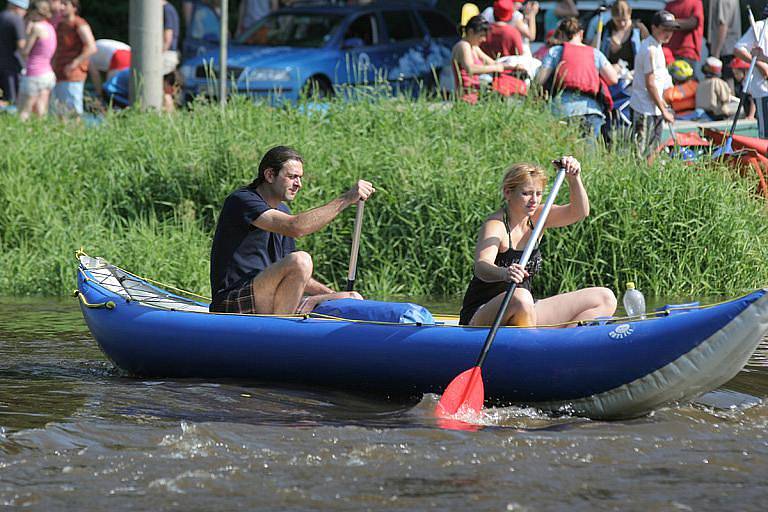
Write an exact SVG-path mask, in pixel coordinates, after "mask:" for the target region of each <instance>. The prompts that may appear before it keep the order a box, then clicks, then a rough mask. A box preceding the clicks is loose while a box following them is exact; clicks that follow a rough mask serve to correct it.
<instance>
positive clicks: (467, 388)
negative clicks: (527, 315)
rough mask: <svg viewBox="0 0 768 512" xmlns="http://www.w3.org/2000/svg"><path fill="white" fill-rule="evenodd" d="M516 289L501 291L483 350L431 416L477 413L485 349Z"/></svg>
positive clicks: (527, 253)
mask: <svg viewBox="0 0 768 512" xmlns="http://www.w3.org/2000/svg"><path fill="white" fill-rule="evenodd" d="M564 179H565V168H563V167H561V168H560V170H559V171H558V173H557V177H556V178H555V183H554V184H553V185H552V190H551V191H550V193H549V197H547V201H546V203H544V208H543V209H542V211H541V215H540V216H539V220H538V222H536V227H535V228H534V230H533V233H532V234H531V237H530V238H529V239H528V243H527V244H525V250H524V251H523V256H522V257H521V258H520V266H522V267H523V268H525V266H526V265H527V264H528V259H529V258H530V257H531V253H532V252H533V248H534V247H535V245H536V241H537V240H538V239H539V236H540V235H541V231H542V230H543V229H544V224H546V221H547V216H548V215H549V210H550V209H551V208H552V204H553V203H554V202H555V197H556V196H557V191H558V190H559V189H560V185H562V183H563V180H564ZM516 289H517V283H515V282H512V283H509V287H508V288H507V292H506V293H505V294H504V300H503V301H502V302H501V306H500V307H499V312H498V313H496V319H495V320H494V321H493V326H492V327H491V330H490V331H488V336H487V337H486V338H485V344H484V345H483V350H482V351H481V352H480V356H479V357H478V358H477V362H476V363H475V366H474V367H472V368H470V369H469V370H466V371H464V372H462V373H460V374H459V375H458V376H457V377H456V378H454V379H453V380H452V381H451V383H450V384H448V387H447V388H445V391H444V392H443V396H442V398H440V402H438V404H437V408H436V409H435V415H436V416H437V417H438V418H447V417H450V416H454V415H455V414H456V413H457V412H460V411H461V412H468V413H471V414H474V415H478V414H480V411H481V410H482V408H483V402H484V401H485V390H484V387H483V375H482V367H483V363H484V362H485V357H486V356H487V355H488V351H489V350H490V349H491V344H492V343H493V340H494V338H496V332H497V331H498V330H499V326H500V325H501V320H502V318H504V312H505V311H506V310H507V306H509V301H510V300H511V299H512V294H513V293H515V290H516Z"/></svg>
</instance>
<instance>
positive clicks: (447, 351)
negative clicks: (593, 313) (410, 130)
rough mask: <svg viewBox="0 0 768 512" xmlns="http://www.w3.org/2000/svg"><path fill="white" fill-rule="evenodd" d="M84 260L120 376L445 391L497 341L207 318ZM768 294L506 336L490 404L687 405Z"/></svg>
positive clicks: (587, 408) (362, 325)
mask: <svg viewBox="0 0 768 512" xmlns="http://www.w3.org/2000/svg"><path fill="white" fill-rule="evenodd" d="M79 260H80V265H79V272H78V290H77V292H76V293H77V294H78V296H79V298H80V303H81V308H82V311H83V315H84V317H85V321H86V323H87V324H88V327H89V328H90V331H91V333H92V334H93V337H94V338H95V339H96V341H97V342H98V344H99V346H100V347H101V349H102V350H103V351H104V353H105V354H106V356H107V357H108V358H109V359H110V360H111V361H112V362H113V363H114V364H115V366H117V367H118V368H120V369H121V370H123V371H125V372H127V373H128V374H130V375H134V376H139V377H163V378H169V377H170V378H186V377H194V378H211V379H215V378H240V379H248V380H256V381H260V382H266V383H275V384H298V385H305V386H313V387H316V386H326V387H333V388H340V389H346V390H349V391H365V392H371V393H376V394H380V395H382V396H417V395H418V396H420V395H421V394H423V393H437V394H439V393H441V392H442V391H443V390H444V389H445V387H446V386H447V385H448V383H449V382H450V381H451V380H452V379H453V378H454V377H455V376H456V375H458V374H459V373H461V372H462V371H464V370H466V369H468V368H470V367H472V365H473V364H474V362H475V359H476V358H477V355H478V352H479V350H480V348H481V347H482V345H483V342H484V340H485V337H486V335H487V333H488V329H487V328H477V327H461V326H457V325H452V322H451V321H450V319H442V320H443V321H442V322H441V321H440V320H441V319H438V321H437V322H436V323H435V324H433V325H424V324H420V323H392V322H386V321H360V320H347V319H341V318H329V317H327V316H323V317H319V318H318V317H299V316H296V317H275V316H256V315H232V314H214V313H208V309H207V305H206V304H204V303H200V302H195V301H192V300H189V299H186V298H182V297H180V296H177V295H174V294H171V293H169V292H167V291H165V290H162V289H160V288H157V287H155V286H153V285H151V284H149V283H148V282H146V281H145V280H143V279H141V278H138V277H137V276H134V275H132V274H130V273H128V272H126V271H124V270H122V269H120V268H118V267H115V266H113V265H110V264H108V263H107V262H105V261H104V260H102V259H100V258H91V257H89V256H86V255H80V257H79ZM766 292H768V290H765V289H764V290H758V291H756V292H754V293H751V294H750V295H747V296H745V297H742V298H739V299H735V300H732V301H730V302H726V303H722V304H718V305H715V306H709V307H704V308H688V309H681V310H674V309H673V310H671V311H669V312H668V314H665V315H662V316H658V317H654V318H648V319H644V320H633V319H617V320H616V321H611V322H608V323H607V324H604V325H586V326H580V327H575V328H570V329H554V328H516V327H503V328H501V329H500V330H499V333H498V335H497V337H496V341H495V342H494V344H493V347H492V348H491V351H490V353H489V355H488V359H487V361H486V363H485V366H484V368H483V378H484V382H485V396H486V398H487V399H488V400H489V401H490V402H492V403H495V404H505V405H506V404H520V405H529V406H533V407H538V408H540V409H542V410H547V411H558V410H565V411H567V412H569V413H574V414H578V415H584V416H588V417H592V418H602V419H618V418H630V417H635V416H639V415H643V414H646V413H648V412H650V411H652V410H654V409H656V408H658V407H660V406H662V405H664V404H667V403H670V402H676V401H688V400H690V399H692V398H694V397H696V396H697V395H699V394H701V393H704V392H707V391H710V390H712V389H715V388H717V387H718V386H720V385H721V384H723V383H725V382H727V381H728V380H730V379H731V378H732V377H733V376H735V375H736V374H737V373H738V372H739V370H741V368H742V367H743V366H744V365H745V364H746V362H747V360H748V359H749V357H750V355H751V354H752V353H753V352H754V350H755V348H756V347H757V346H758V344H759V343H760V341H761V339H762V336H763V334H764V333H765V332H766V330H767V329H768V294H767V293H766ZM454 323H455V322H454Z"/></svg>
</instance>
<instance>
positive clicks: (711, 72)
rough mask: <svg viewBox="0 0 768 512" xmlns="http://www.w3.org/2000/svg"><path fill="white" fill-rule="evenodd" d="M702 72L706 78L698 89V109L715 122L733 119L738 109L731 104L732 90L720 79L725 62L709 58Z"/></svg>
mask: <svg viewBox="0 0 768 512" xmlns="http://www.w3.org/2000/svg"><path fill="white" fill-rule="evenodd" d="M701 71H702V72H703V73H704V76H705V77H706V78H705V79H704V80H702V81H701V83H700V84H699V87H698V89H696V109H697V110H698V109H701V110H703V111H704V112H706V113H707V115H708V116H709V117H711V118H712V120H714V121H720V120H722V119H726V118H728V117H731V116H732V115H733V114H734V113H735V111H736V108H735V106H734V105H733V104H732V103H731V88H730V87H728V83H727V82H726V81H725V80H723V79H722V78H720V75H721V73H722V71H723V62H722V61H721V60H720V59H718V58H716V57H709V58H707V60H706V62H704V65H703V66H702V68H701Z"/></svg>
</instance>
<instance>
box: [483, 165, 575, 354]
mask: <svg viewBox="0 0 768 512" xmlns="http://www.w3.org/2000/svg"><path fill="white" fill-rule="evenodd" d="M564 179H565V169H563V168H561V169H560V170H559V171H558V173H557V177H556V178H555V183H554V184H553V185H552V190H551V191H550V193H549V197H547V201H546V202H545V203H544V208H543V209H542V210H541V215H539V220H538V221H537V222H536V226H535V227H534V228H533V233H532V234H531V238H529V239H528V243H527V244H525V249H524V250H523V256H522V257H521V258H520V266H521V267H523V268H525V266H526V265H527V264H528V260H529V259H530V258H531V254H532V253H533V248H534V247H535V246H536V242H537V241H538V239H539V236H540V235H541V231H542V230H543V229H544V224H546V222H547V216H548V215H549V210H550V209H552V204H553V203H554V202H555V198H556V196H557V191H558V190H559V189H560V185H562V184H563V180H564ZM516 289H517V283H515V282H512V283H509V287H508V288H507V292H506V293H505V294H504V300H503V301H502V302H501V307H499V312H498V313H497V314H496V319H495V320H494V321H493V326H491V330H490V331H488V337H487V338H485V344H484V345H483V350H482V351H481V352H480V355H479V356H478V358H477V363H475V366H477V367H479V368H482V366H483V363H484V362H485V358H486V356H487V355H488V351H489V350H490V349H491V344H493V340H494V338H496V332H497V331H498V330H499V327H500V326H501V320H502V319H503V318H504V312H505V311H506V310H507V306H509V301H510V300H512V294H514V293H515V290H516Z"/></svg>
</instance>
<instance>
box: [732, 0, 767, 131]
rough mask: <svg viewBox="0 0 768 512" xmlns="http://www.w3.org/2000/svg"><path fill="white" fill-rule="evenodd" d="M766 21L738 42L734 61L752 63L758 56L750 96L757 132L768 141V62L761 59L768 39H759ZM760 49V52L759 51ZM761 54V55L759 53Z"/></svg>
mask: <svg viewBox="0 0 768 512" xmlns="http://www.w3.org/2000/svg"><path fill="white" fill-rule="evenodd" d="M766 15H768V6H766V8H765V9H764V10H763V16H766ZM765 23H766V20H765V19H763V20H760V21H758V22H756V23H755V26H754V28H753V27H750V28H749V30H747V31H746V32H745V33H744V35H743V36H741V39H739V40H738V41H736V46H735V47H734V50H733V56H734V59H741V60H743V61H744V62H751V61H752V56H753V52H755V54H757V55H758V60H757V62H756V63H755V70H754V71H753V73H752V82H751V83H750V84H749V90H748V91H746V93H748V94H750V95H751V96H752V98H753V99H754V101H755V107H756V111H757V131H758V136H759V137H760V138H761V139H768V80H766V77H767V76H768V62H765V61H763V60H761V59H760V58H759V56H760V55H761V54H765V53H766V52H768V37H765V36H764V37H763V40H762V41H760V42H759V43H758V41H757V37H758V34H760V33H761V32H762V30H763V26H764V25H765ZM758 48H759V50H758ZM758 52H759V53H758Z"/></svg>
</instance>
